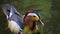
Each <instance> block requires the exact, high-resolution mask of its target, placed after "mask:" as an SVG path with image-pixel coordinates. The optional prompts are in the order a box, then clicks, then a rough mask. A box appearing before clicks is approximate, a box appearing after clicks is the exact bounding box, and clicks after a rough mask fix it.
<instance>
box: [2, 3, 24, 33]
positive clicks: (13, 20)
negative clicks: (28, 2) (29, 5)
mask: <svg viewBox="0 0 60 34" xmlns="http://www.w3.org/2000/svg"><path fill="white" fill-rule="evenodd" d="M2 10H3V12H4V14H5V15H6V17H7V21H8V28H9V29H10V31H11V32H13V33H14V34H22V30H23V28H24V26H23V18H24V16H23V15H21V14H20V13H19V12H18V11H17V10H16V9H15V8H14V7H13V6H11V5H10V4H4V5H2Z"/></svg>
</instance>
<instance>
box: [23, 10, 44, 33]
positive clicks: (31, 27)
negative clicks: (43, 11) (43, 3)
mask: <svg viewBox="0 0 60 34" xmlns="http://www.w3.org/2000/svg"><path fill="white" fill-rule="evenodd" d="M38 22H39V23H40V24H42V25H44V23H43V22H42V21H41V19H40V15H39V12H38V11H37V10H28V11H27V13H26V14H25V17H24V19H23V23H24V30H26V31H24V34H40V32H39V29H38V26H37V25H36V23H38ZM31 31H32V32H33V31H34V33H31Z"/></svg>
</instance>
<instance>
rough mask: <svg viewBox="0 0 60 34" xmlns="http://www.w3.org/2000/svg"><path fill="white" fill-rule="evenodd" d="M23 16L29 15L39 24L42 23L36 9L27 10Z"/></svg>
mask: <svg viewBox="0 0 60 34" xmlns="http://www.w3.org/2000/svg"><path fill="white" fill-rule="evenodd" d="M25 17H29V18H30V19H31V20H32V21H35V22H39V23H40V24H42V25H44V23H43V22H42V21H41V19H40V15H39V12H38V10H28V12H27V13H26V15H25Z"/></svg>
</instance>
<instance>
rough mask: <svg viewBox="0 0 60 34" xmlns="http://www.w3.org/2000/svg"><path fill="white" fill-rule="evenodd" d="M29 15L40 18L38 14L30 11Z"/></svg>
mask: <svg viewBox="0 0 60 34" xmlns="http://www.w3.org/2000/svg"><path fill="white" fill-rule="evenodd" d="M27 16H36V17H37V18H39V17H38V15H37V14H35V13H29V14H28V15H27Z"/></svg>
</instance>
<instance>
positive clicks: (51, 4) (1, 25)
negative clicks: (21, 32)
mask: <svg viewBox="0 0 60 34" xmlns="http://www.w3.org/2000/svg"><path fill="white" fill-rule="evenodd" d="M5 3H9V4H11V5H13V6H14V7H15V8H16V9H17V11H19V12H20V13H21V14H25V12H26V11H27V10H28V9H36V10H39V11H40V15H41V19H42V21H43V22H44V23H45V25H44V26H41V25H38V26H39V30H40V32H41V34H60V0H0V34H11V32H10V30H9V29H8V27H7V20H6V16H5V15H4V13H3V11H2V9H1V6H2V4H5Z"/></svg>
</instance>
